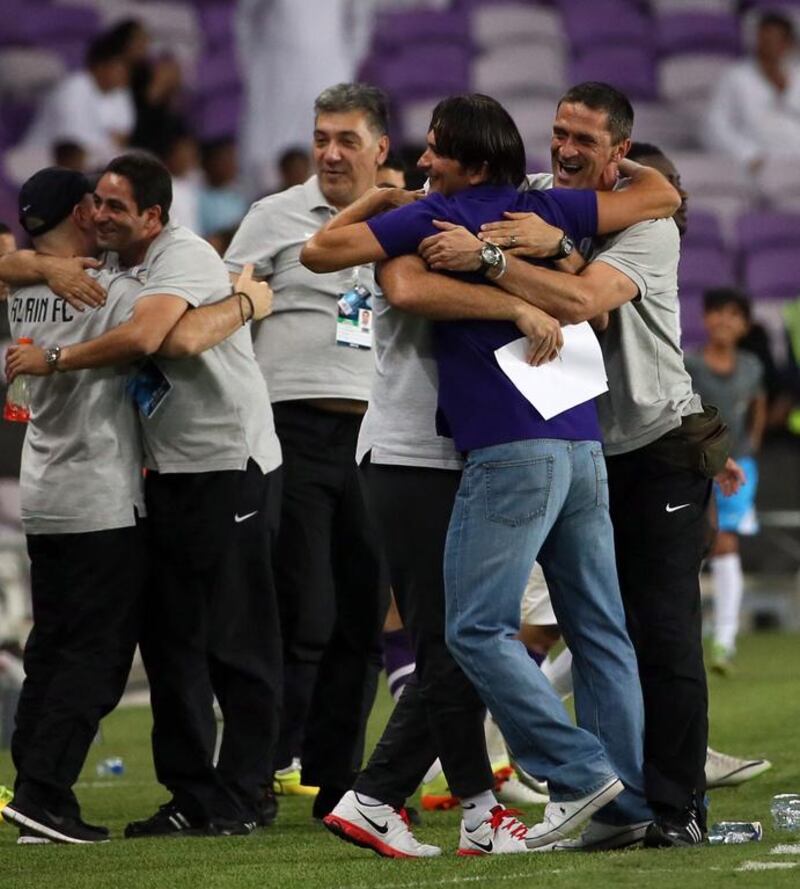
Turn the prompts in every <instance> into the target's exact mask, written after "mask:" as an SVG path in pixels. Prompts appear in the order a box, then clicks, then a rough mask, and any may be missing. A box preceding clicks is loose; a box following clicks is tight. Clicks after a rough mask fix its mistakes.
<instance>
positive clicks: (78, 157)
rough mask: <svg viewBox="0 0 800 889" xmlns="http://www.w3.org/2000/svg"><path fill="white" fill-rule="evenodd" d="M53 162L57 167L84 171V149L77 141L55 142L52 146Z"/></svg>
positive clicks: (85, 161) (85, 165) (85, 163)
mask: <svg viewBox="0 0 800 889" xmlns="http://www.w3.org/2000/svg"><path fill="white" fill-rule="evenodd" d="M53 162H54V163H55V165H56V166H57V167H63V168H64V169H65V170H72V171H73V172H75V173H86V172H88V171H87V166H88V158H87V156H86V149H85V148H84V147H83V146H82V145H79V144H78V143H77V142H69V141H62V142H56V144H55V145H54V146H53Z"/></svg>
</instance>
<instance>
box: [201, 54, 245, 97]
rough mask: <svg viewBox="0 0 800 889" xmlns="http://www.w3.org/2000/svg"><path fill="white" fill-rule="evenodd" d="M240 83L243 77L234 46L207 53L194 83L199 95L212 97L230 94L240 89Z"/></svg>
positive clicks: (202, 59)
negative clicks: (240, 73)
mask: <svg viewBox="0 0 800 889" xmlns="http://www.w3.org/2000/svg"><path fill="white" fill-rule="evenodd" d="M240 83H241V77H240V75H239V66H238V61H237V59H236V52H235V48H234V46H233V44H228V45H227V46H221V47H219V48H218V49H217V50H215V51H212V52H209V53H205V54H204V55H203V56H202V58H201V59H200V64H199V65H198V66H197V76H196V78H195V82H194V88H195V92H196V93H197V95H199V96H210V95H215V94H217V93H225V92H229V91H231V90H233V89H236V88H238V86H239V84H240Z"/></svg>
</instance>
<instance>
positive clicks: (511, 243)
mask: <svg viewBox="0 0 800 889" xmlns="http://www.w3.org/2000/svg"><path fill="white" fill-rule="evenodd" d="M516 243H517V236H516V235H510V236H509V239H508V246H509V247H514V246H515V245H516Z"/></svg>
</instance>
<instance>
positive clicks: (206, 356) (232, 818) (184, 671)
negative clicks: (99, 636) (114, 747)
mask: <svg viewBox="0 0 800 889" xmlns="http://www.w3.org/2000/svg"><path fill="white" fill-rule="evenodd" d="M170 203H171V183H170V179H169V174H168V173H167V171H166V169H165V168H164V167H163V166H162V165H161V164H160V163H158V162H157V161H153V160H150V159H149V158H146V157H143V156H136V155H126V156H122V157H120V158H117V159H116V160H114V161H112V163H111V164H109V166H108V167H107V169H106V170H105V172H104V174H103V175H102V177H101V179H100V181H99V183H98V185H97V189H96V192H95V223H96V229H97V239H98V243H99V244H100V246H101V247H105V248H106V249H109V250H114V251H115V252H116V253H117V254H118V255H119V259H120V262H121V264H122V267H123V268H125V269H126V270H127V274H128V275H130V276H131V277H132V278H134V279H135V280H136V281H137V282H138V283H139V285H141V286H140V290H139V293H138V295H137V300H136V304H135V306H134V308H133V312H132V314H131V317H130V319H129V320H127V321H125V323H123V324H120V325H119V326H118V327H116V328H114V329H113V330H110V331H108V332H107V333H105V334H103V335H102V336H99V337H97V338H95V339H92V340H89V341H87V342H82V343H78V344H75V345H69V346H64V347H60V346H59V345H58V344H51V346H50V348H48V349H47V350H44V354H42V352H43V350H42V349H37V348H35V347H32V348H29V349H22V348H21V349H19V350H17V351H16V352H15V353H14V355H13V357H12V359H10V362H9V366H10V367H11V369H12V372H25V373H39V374H45V373H52V372H54V371H70V370H77V369H81V368H96V367H106V366H109V365H116V364H120V363H125V362H127V361H131V360H137V359H146V358H147V356H152V355H153V354H154V353H156V352H157V351H159V350H161V348H162V345H163V344H164V343H165V340H167V341H168V340H169V339H170V331H171V330H172V328H173V327H174V326H175V325H176V323H177V322H179V319H182V318H183V316H184V315H185V314H186V313H187V309H188V308H189V307H190V306H192V307H195V306H198V307H199V308H193V309H192V311H193V312H198V313H201V312H204V310H205V308H206V307H207V305H208V304H211V303H215V302H217V301H219V300H221V299H223V298H224V297H226V296H227V295H228V294H229V293H230V284H229V282H228V276H227V273H226V271H225V268H224V266H223V264H222V262H221V260H220V259H219V258H218V257H217V256H216V254H215V253H214V251H213V249H212V248H211V247H210V245H208V244H207V243H206V242H205V241H202V240H201V239H200V238H198V237H196V236H195V235H193V234H192V233H191V232H189V231H188V230H187V229H184V228H182V227H180V226H176V225H170V224H169V217H168V213H169V207H170ZM240 307H242V310H243V303H241V302H240ZM223 308H224V304H223ZM206 317H207V313H206ZM244 318H245V316H244V314H242V319H243V320H244ZM175 354H178V355H180V354H181V350H180V349H179V350H177V352H176V353H175ZM182 354H184V355H187V354H188V353H187V352H183V353H182ZM133 392H134V396H135V398H136V401H137V403H138V406H139V416H140V421H141V427H142V431H143V435H144V444H145V455H146V461H145V462H146V465H147V468H148V475H147V480H146V487H145V493H146V502H147V507H148V515H149V522H150V530H151V541H150V543H151V555H152V558H153V563H154V566H153V567H154V571H153V580H152V583H151V584H150V585H149V588H148V598H147V601H146V615H145V622H144V632H143V636H142V638H141V640H140V645H141V648H142V655H143V658H144V661H145V667H146V668H147V671H148V677H149V679H150V685H151V701H152V706H153V715H154V729H153V753H154V759H155V765H156V774H157V777H158V779H159V780H160V781H161V783H163V784H164V785H165V786H166V787H167V788H168V789H169V790H170V791H171V793H172V799H171V800H170V802H168V803H167V804H166V805H164V806H162V807H161V809H159V811H158V812H156V813H155V815H153V816H152V817H151V818H148V819H146V820H144V821H139V822H133V823H131V824H129V825H128V827H127V828H126V836H129V837H138V836H154V835H160V834H166V833H180V832H182V831H203V832H207V833H210V834H212V835H219V834H231V833H248V832H249V831H250V830H252V828H253V826H254V823H255V822H256V821H257V820H258V818H259V814H260V813H259V805H260V798H261V794H262V790H263V787H264V786H265V785H266V784H267V782H268V780H269V771H270V759H271V754H272V750H273V748H274V742H275V738H276V732H277V725H276V722H277V718H276V717H277V708H278V701H279V695H280V639H279V633H278V619H277V607H276V603H275V598H274V588H273V579H272V572H271V549H272V543H273V539H272V538H273V534H274V530H275V528H276V524H277V505H278V502H279V497H278V495H279V491H278V487H277V485H278V477H277V475H276V469H277V467H278V466H279V464H280V459H281V458H280V447H279V444H278V441H277V438H276V436H275V432H274V429H273V426H272V423H271V417H270V415H269V411H268V410H267V411H265V410H264V402H265V400H267V401H268V394H267V389H266V385H265V383H264V379H263V377H262V375H261V373H260V371H259V369H258V366H257V364H256V362H255V359H254V356H253V352H252V345H251V343H250V338H249V333H248V331H247V330H245V329H244V325H242V326H240V327H239V328H238V330H237V332H236V333H234V334H233V335H232V336H230V337H229V338H228V339H225V340H223V341H222V342H220V343H219V344H218V345H216V346H214V347H213V348H211V349H209V350H207V351H205V352H203V353H202V354H200V355H197V356H189V357H175V358H172V359H167V358H162V357H160V355H159V357H157V358H155V359H150V360H145V361H143V363H142V364H141V365H140V367H139V372H138V373H137V375H136V377H135V379H134V385H133ZM212 691H213V693H214V694H216V696H217V699H218V700H219V702H220V706H221V707H222V711H223V716H224V719H225V732H224V737H223V741H222V746H221V749H220V755H219V760H218V763H217V765H216V767H215V766H214V764H213V732H214V718H213V709H212Z"/></svg>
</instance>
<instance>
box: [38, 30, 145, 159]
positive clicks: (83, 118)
mask: <svg viewBox="0 0 800 889" xmlns="http://www.w3.org/2000/svg"><path fill="white" fill-rule="evenodd" d="M129 79H130V67H129V65H128V62H127V61H126V59H125V56H124V55H123V53H122V52H121V50H120V48H119V45H118V42H117V41H116V40H113V39H110V38H109V36H108V35H101V36H100V37H98V38H97V39H96V40H94V41H92V43H91V44H90V45H89V49H88V51H87V53H86V67H85V68H84V69H83V70H81V71H75V72H73V73H72V74H70V75H68V76H67V77H66V78H64V80H62V81H61V82H60V83H59V84H58V85H57V86H56V87H55V88H54V89H53V91H52V92H51V93H50V94H49V95H48V96H47V98H46V99H45V100H44V102H43V103H42V105H41V107H40V108H39V111H38V113H37V115H36V117H35V118H34V121H33V123H32V124H31V127H30V129H29V130H28V132H27V134H26V136H25V139H24V140H23V144H24V145H25V146H26V147H37V146H39V147H43V148H46V149H51V147H52V146H54V145H56V144H57V143H58V142H65V141H68V142H74V143H76V144H78V145H81V146H82V147H83V148H85V149H86V152H87V154H88V157H89V163H90V165H92V166H95V165H101V164H104V163H105V162H106V161H108V160H109V159H110V158H111V157H113V156H114V155H115V154H117V153H118V152H119V150H120V148H122V147H123V146H125V145H127V143H128V138H129V137H130V134H131V131H132V130H133V125H134V106H133V98H132V96H131V91H130V88H129Z"/></svg>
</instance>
